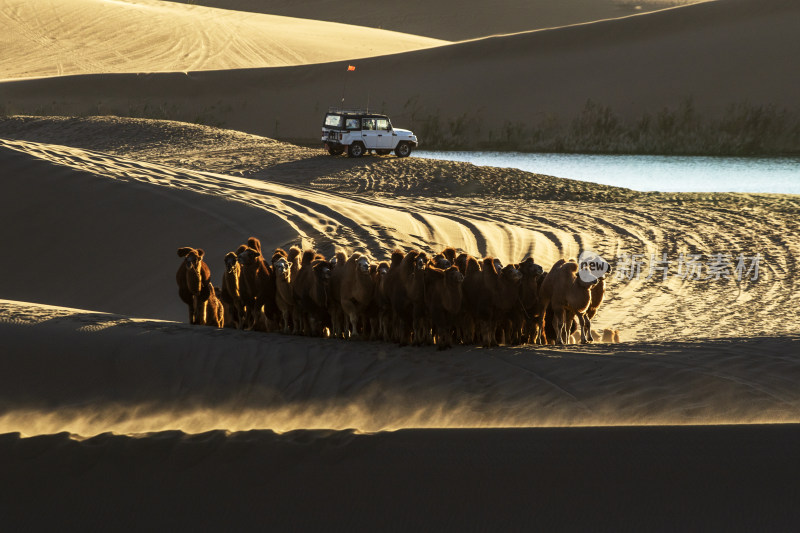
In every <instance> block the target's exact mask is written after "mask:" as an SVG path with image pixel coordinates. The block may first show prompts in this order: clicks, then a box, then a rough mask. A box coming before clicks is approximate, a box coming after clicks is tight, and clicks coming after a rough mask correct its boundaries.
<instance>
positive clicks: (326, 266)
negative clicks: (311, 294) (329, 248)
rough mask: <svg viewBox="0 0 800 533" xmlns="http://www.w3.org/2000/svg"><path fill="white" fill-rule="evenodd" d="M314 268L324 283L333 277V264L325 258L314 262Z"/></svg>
mask: <svg viewBox="0 0 800 533" xmlns="http://www.w3.org/2000/svg"><path fill="white" fill-rule="evenodd" d="M312 268H313V269H314V273H315V274H316V275H317V278H318V279H319V280H320V281H322V282H323V283H327V282H329V281H330V279H331V270H333V268H332V267H331V264H330V263H329V262H327V261H325V260H324V259H318V260H316V261H314V262H313V263H312Z"/></svg>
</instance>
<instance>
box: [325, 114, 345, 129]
mask: <svg viewBox="0 0 800 533" xmlns="http://www.w3.org/2000/svg"><path fill="white" fill-rule="evenodd" d="M325 125H326V126H328V127H330V128H338V127H340V126H341V125H342V117H341V116H340V115H325Z"/></svg>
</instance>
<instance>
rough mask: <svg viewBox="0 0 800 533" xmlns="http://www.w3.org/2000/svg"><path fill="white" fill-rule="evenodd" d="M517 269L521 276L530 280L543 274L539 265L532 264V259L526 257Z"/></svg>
mask: <svg viewBox="0 0 800 533" xmlns="http://www.w3.org/2000/svg"><path fill="white" fill-rule="evenodd" d="M519 269H520V271H521V272H522V275H523V276H526V277H531V278H535V277H538V276H540V275H541V274H543V273H544V269H543V268H542V267H541V265H537V264H536V263H534V262H533V257H527V258H526V259H525V260H524V261H523V262H522V263H520V265H519Z"/></svg>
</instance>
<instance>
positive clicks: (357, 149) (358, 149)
mask: <svg viewBox="0 0 800 533" xmlns="http://www.w3.org/2000/svg"><path fill="white" fill-rule="evenodd" d="M347 155H349V156H350V157H361V156H362V155H364V145H363V144H361V143H353V144H351V145H350V147H349V148H348V149H347Z"/></svg>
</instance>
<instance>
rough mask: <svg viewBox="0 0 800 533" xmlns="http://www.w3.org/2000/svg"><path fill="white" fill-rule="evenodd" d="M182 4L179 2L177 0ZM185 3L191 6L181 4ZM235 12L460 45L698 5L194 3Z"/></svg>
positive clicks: (513, 0)
mask: <svg viewBox="0 0 800 533" xmlns="http://www.w3.org/2000/svg"><path fill="white" fill-rule="evenodd" d="M177 1H179V2H180V1H181V0H177ZM182 3H189V2H182ZM191 3H193V4H199V5H204V6H209V7H218V8H222V9H230V10H234V11H249V12H253V13H268V14H271V15H283V16H286V17H297V18H304V19H314V20H328V21H331V22H341V23H344V24H354V25H357V26H367V27H370V28H382V29H386V30H393V31H399V32H404V33H411V34H414V35H425V36H428V37H433V38H436V39H445V40H448V41H463V40H465V39H475V38H480V37H487V36H489V35H499V34H504V33H516V32H521V31H530V30H537V29H543V28H555V27H558V26H568V25H571V24H581V23H585V22H594V21H597V20H603V19H609V18H619V17H624V16H628V15H632V14H638V13H646V12H649V11H655V10H659V9H667V8H670V7H676V6H684V5H687V4H694V3H698V2H697V1H692V0H643V1H641V2H633V1H629V0H563V1H561V2H548V1H547V0H498V1H496V2H491V3H489V2H473V3H471V4H465V3H464V2H460V1H458V0H440V1H438V2H426V1H424V0H406V1H405V2H381V3H375V4H370V6H369V9H363V4H360V3H359V2H358V1H352V2H351V1H342V0H307V1H305V2H286V1H281V0H199V1H198V0H194V1H192V2H191Z"/></svg>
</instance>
